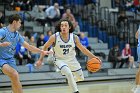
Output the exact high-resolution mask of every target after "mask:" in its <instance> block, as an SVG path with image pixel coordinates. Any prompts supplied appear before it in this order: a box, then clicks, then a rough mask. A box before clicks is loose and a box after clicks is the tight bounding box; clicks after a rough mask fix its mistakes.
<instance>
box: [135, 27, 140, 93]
mask: <svg viewBox="0 0 140 93" xmlns="http://www.w3.org/2000/svg"><path fill="white" fill-rule="evenodd" d="M135 37H136V39H138V46H137V55H138V63H140V26H139V28H138V31H137V32H136V34H135ZM134 93H140V64H139V69H138V71H137V74H136V89H135V90H134Z"/></svg>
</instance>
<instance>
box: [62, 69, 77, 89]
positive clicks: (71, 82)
mask: <svg viewBox="0 0 140 93" xmlns="http://www.w3.org/2000/svg"><path fill="white" fill-rule="evenodd" d="M61 72H62V74H63V75H65V76H66V77H67V79H68V84H69V86H70V87H71V89H72V90H73V92H76V91H78V88H77V84H76V81H75V80H74V77H73V74H72V72H71V70H70V69H69V68H68V67H67V66H65V67H63V68H62V69H61Z"/></svg>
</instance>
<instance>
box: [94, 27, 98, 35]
mask: <svg viewBox="0 0 140 93" xmlns="http://www.w3.org/2000/svg"><path fill="white" fill-rule="evenodd" d="M97 32H98V27H97V26H94V27H93V37H97Z"/></svg>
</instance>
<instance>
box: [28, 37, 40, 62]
mask: <svg viewBox="0 0 140 93" xmlns="http://www.w3.org/2000/svg"><path fill="white" fill-rule="evenodd" d="M29 44H30V45H32V46H36V42H35V39H34V36H31V38H30V42H29ZM29 55H30V58H31V59H32V61H33V63H34V62H35V61H36V60H37V59H38V58H39V54H38V53H34V52H29Z"/></svg>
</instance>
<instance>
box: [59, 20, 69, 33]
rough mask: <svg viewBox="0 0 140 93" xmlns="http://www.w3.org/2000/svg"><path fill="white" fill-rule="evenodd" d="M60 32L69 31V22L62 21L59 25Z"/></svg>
mask: <svg viewBox="0 0 140 93" xmlns="http://www.w3.org/2000/svg"><path fill="white" fill-rule="evenodd" d="M60 29H61V33H64V34H66V33H69V29H70V27H69V23H68V22H67V21H62V22H61V25H60Z"/></svg>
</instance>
